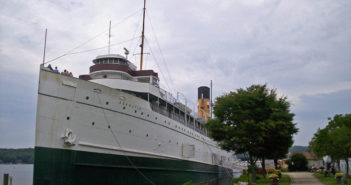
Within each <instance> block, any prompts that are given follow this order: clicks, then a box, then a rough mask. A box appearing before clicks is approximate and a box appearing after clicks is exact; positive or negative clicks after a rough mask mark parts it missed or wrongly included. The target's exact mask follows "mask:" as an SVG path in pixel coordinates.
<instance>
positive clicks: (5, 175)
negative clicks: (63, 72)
mask: <svg viewBox="0 0 351 185" xmlns="http://www.w3.org/2000/svg"><path fill="white" fill-rule="evenodd" d="M3 185H9V174H8V173H5V174H4V183H3Z"/></svg>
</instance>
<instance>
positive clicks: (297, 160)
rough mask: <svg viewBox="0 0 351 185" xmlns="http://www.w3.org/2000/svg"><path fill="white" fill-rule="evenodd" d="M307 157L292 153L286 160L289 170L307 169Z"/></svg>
mask: <svg viewBox="0 0 351 185" xmlns="http://www.w3.org/2000/svg"><path fill="white" fill-rule="evenodd" d="M307 163H308V162H307V159H306V157H305V156H304V155H302V154H299V153H297V154H293V155H292V156H291V159H290V160H289V161H288V165H289V167H288V168H289V171H307Z"/></svg>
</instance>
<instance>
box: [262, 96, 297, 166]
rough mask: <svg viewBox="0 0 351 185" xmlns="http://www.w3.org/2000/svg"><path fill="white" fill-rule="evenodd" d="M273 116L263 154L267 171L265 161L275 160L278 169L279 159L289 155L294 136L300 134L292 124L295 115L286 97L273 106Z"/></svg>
mask: <svg viewBox="0 0 351 185" xmlns="http://www.w3.org/2000/svg"><path fill="white" fill-rule="evenodd" d="M274 94H276V93H275V91H274ZM271 109H272V114H271V116H270V121H269V122H268V123H269V124H267V127H268V128H267V133H266V135H265V137H264V142H263V145H264V151H263V152H262V155H261V157H262V168H263V170H264V173H266V171H265V163H264V161H265V159H266V158H268V159H273V160H274V165H275V168H277V167H278V159H279V158H283V157H285V156H286V154H287V153H288V150H289V148H290V147H291V145H292V144H293V142H294V141H293V134H295V133H297V132H298V129H297V128H296V125H295V124H294V123H293V122H292V121H293V117H294V114H292V113H290V103H289V102H288V101H287V98H286V97H281V98H279V99H277V100H276V101H274V102H273V103H272V104H271Z"/></svg>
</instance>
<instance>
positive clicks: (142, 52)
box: [140, 0, 146, 70]
mask: <svg viewBox="0 0 351 185" xmlns="http://www.w3.org/2000/svg"><path fill="white" fill-rule="evenodd" d="M145 5H146V0H144V9H143V30H142V31H141V45H140V47H141V52H140V70H142V69H143V54H144V29H145V10H146V9H145Z"/></svg>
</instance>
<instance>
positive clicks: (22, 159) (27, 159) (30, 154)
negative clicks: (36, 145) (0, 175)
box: [0, 148, 34, 164]
mask: <svg viewBox="0 0 351 185" xmlns="http://www.w3.org/2000/svg"><path fill="white" fill-rule="evenodd" d="M33 162H34V149H33V148H18V149H8V148H0V164H1V163H3V164H4V163H5V164H9V163H12V164H17V163H22V164H33Z"/></svg>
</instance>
